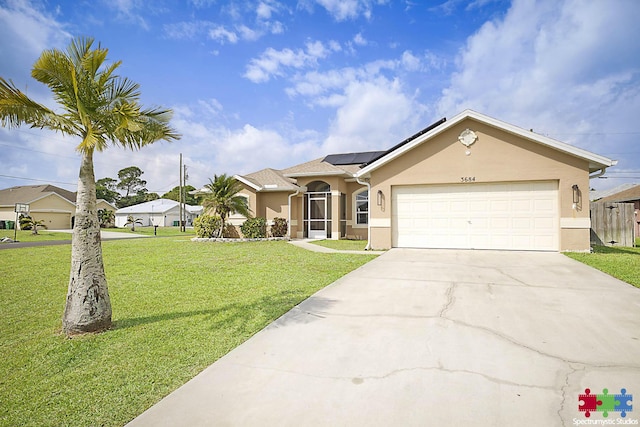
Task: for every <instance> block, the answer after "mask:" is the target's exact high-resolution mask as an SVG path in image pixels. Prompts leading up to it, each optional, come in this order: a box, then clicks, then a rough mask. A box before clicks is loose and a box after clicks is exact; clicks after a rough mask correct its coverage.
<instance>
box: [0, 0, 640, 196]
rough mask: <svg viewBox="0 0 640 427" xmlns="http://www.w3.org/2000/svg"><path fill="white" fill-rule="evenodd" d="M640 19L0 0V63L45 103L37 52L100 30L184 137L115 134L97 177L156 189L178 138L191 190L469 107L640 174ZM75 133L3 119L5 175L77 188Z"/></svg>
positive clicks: (208, 2)
mask: <svg viewBox="0 0 640 427" xmlns="http://www.w3.org/2000/svg"><path fill="white" fill-rule="evenodd" d="M638 16H640V2H638V1H636V0H608V1H605V0H594V1H582V0H537V1H536V0H517V1H499V0H474V1H462V0H448V1H445V0H442V1H419V0H412V1H392V0H300V1H274V0H258V1H250V0H244V1H237V2H234V1H215V0H183V1H178V0H175V1H169V0H91V1H89V0H68V1H53V0H48V1H35V0H34V1H28V0H0V76H2V77H4V78H7V79H9V78H10V79H12V80H13V81H14V83H16V85H17V86H18V87H19V88H21V89H23V90H27V92H28V94H29V95H30V96H31V97H33V98H35V99H37V100H38V101H40V102H43V103H45V104H47V105H50V106H53V105H54V104H53V103H52V100H51V97H50V94H49V92H48V89H47V88H46V87H44V86H42V85H40V84H39V83H38V82H36V81H35V80H33V79H32V78H31V77H30V69H31V66H32V64H33V63H34V61H35V60H36V59H37V58H38V56H39V55H40V53H41V52H42V50H44V49H50V48H54V47H57V48H65V47H66V46H67V44H68V42H69V40H70V39H71V38H72V37H75V36H80V35H82V36H91V37H94V38H95V39H96V41H97V42H100V43H101V44H102V45H103V46H104V47H107V48H108V49H109V59H110V60H111V61H115V60H122V62H123V63H122V66H121V67H120V68H119V74H120V75H123V76H126V77H128V78H130V79H132V80H134V81H136V82H138V83H139V84H140V85H141V91H142V102H143V104H145V105H148V106H158V105H160V106H163V107H168V108H171V109H173V110H174V118H173V121H172V124H173V126H174V127H175V128H176V129H177V130H178V131H179V132H180V133H181V134H182V135H183V137H182V139H181V140H180V141H178V142H174V143H171V144H169V143H165V142H159V143H157V144H154V145H153V146H149V147H146V148H144V149H142V150H141V151H137V152H128V151H124V150H122V149H119V148H115V147H114V148H109V149H108V150H107V151H105V152H103V153H99V154H97V155H96V157H95V167H96V178H97V179H99V178H103V177H107V176H108V177H117V172H118V170H120V169H122V168H125V167H128V166H131V165H135V166H138V167H140V168H141V169H142V170H143V171H144V175H143V178H144V179H146V180H147V182H148V185H147V188H148V189H149V190H150V191H153V192H157V193H160V194H162V193H164V192H166V191H169V190H170V189H171V188H173V187H174V186H176V185H177V184H178V179H179V178H178V174H179V154H180V153H182V154H183V156H184V161H185V164H186V165H187V167H188V171H189V172H188V173H189V183H190V184H192V185H194V186H196V187H200V186H201V185H203V184H205V183H206V182H207V181H208V178H210V177H212V176H213V175H214V174H221V173H229V174H236V173H240V174H242V173H249V172H253V171H256V170H259V169H262V168H265V167H272V168H284V167H288V166H292V165H295V164H298V163H301V162H304V161H308V160H312V159H314V158H317V157H321V156H324V155H326V154H331V153H339V152H352V151H367V150H382V149H386V148H389V147H391V146H393V145H395V144H396V143H398V142H399V141H401V140H403V139H405V138H406V137H408V136H410V135H412V134H414V133H415V132H417V131H419V130H420V129H422V128H424V127H426V126H428V125H429V124H431V123H432V122H434V121H435V120H438V119H440V118H441V117H452V116H454V115H456V114H458V113H459V112H461V111H463V110H464V109H466V108H470V109H473V110H476V111H478V112H481V113H484V114H488V115H490V116H493V117H495V118H497V119H500V120H504V121H507V122H509V123H512V124H515V125H517V126H521V127H523V128H526V129H534V131H536V132H539V133H541V134H544V135H547V136H550V137H552V138H555V139H558V140H561V141H563V142H567V143H570V144H573V145H575V146H578V147H580V148H583V149H586V150H590V151H593V152H595V153H597V154H601V155H605V156H608V157H610V158H613V159H618V160H619V164H618V166H616V167H614V168H610V172H608V174H607V176H608V177H609V178H608V179H595V180H592V187H594V188H596V189H606V188H611V187H613V186H616V185H619V184H622V183H629V182H640V160H639V159H640V143H638V141H637V140H638V139H639V138H640V123H639V121H640V84H639V83H640V30H638V27H637V22H636V21H637V17H638ZM77 143H78V141H76V140H73V139H72V138H65V137H63V136H61V135H59V134H54V133H48V132H44V131H40V130H37V129H29V128H25V127H23V128H20V129H18V130H7V129H3V128H0V152H1V153H2V154H0V188H7V187H11V186H15V185H32V184H38V183H40V182H43V181H46V182H50V183H54V184H56V185H59V186H61V187H64V188H68V189H70V190H75V182H76V180H77V173H78V164H79V161H78V156H77V155H76V153H75V151H74V147H75V146H76V144H77ZM24 178H29V179H31V180H27V179H24ZM35 180H41V181H35Z"/></svg>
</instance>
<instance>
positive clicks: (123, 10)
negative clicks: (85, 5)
mask: <svg viewBox="0 0 640 427" xmlns="http://www.w3.org/2000/svg"><path fill="white" fill-rule="evenodd" d="M104 4H105V5H107V6H108V7H110V8H111V9H114V10H115V11H116V13H117V17H118V19H121V20H123V21H126V22H132V23H134V24H137V25H139V26H140V27H141V28H143V29H144V30H149V24H148V23H147V21H146V20H145V19H144V17H143V16H142V15H141V14H139V13H138V12H137V11H138V10H141V9H145V8H147V7H148V5H145V4H144V2H143V1H142V0H108V1H104Z"/></svg>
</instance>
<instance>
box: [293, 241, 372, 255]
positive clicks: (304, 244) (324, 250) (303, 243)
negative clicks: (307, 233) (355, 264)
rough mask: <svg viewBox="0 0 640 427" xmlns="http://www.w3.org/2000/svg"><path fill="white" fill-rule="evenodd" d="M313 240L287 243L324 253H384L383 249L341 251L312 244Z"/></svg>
mask: <svg viewBox="0 0 640 427" xmlns="http://www.w3.org/2000/svg"><path fill="white" fill-rule="evenodd" d="M313 241H314V240H313V239H304V240H289V243H291V244H292V245H294V246H297V247H299V248H302V249H306V250H308V251H312V252H322V253H326V254H337V253H341V254H362V255H381V254H383V253H385V251H372V250H371V251H343V250H338V249H331V248H325V247H324V246H320V245H314V244H313V243H311V242H313Z"/></svg>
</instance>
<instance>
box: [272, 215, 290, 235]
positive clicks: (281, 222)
mask: <svg viewBox="0 0 640 427" xmlns="http://www.w3.org/2000/svg"><path fill="white" fill-rule="evenodd" d="M287 231H288V230H287V220H286V219H284V218H273V225H272V226H271V236H273V237H284V236H286V235H287Z"/></svg>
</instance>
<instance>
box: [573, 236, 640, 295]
mask: <svg viewBox="0 0 640 427" xmlns="http://www.w3.org/2000/svg"><path fill="white" fill-rule="evenodd" d="M636 243H640V242H636ZM636 246H638V244H636ZM566 255H567V256H568V257H570V258H573V259H575V260H577V261H580V262H582V263H584V264H587V265H589V266H591V267H593V268H597V269H598V270H601V271H604V272H605V273H607V274H609V275H611V276H613V277H616V278H618V279H620V280H624V281H625V282H627V283H630V284H632V285H633V286H635V287H637V288H640V247H635V248H613V247H609V246H594V247H593V253H590V254H588V253H573V252H567V253H566Z"/></svg>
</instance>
